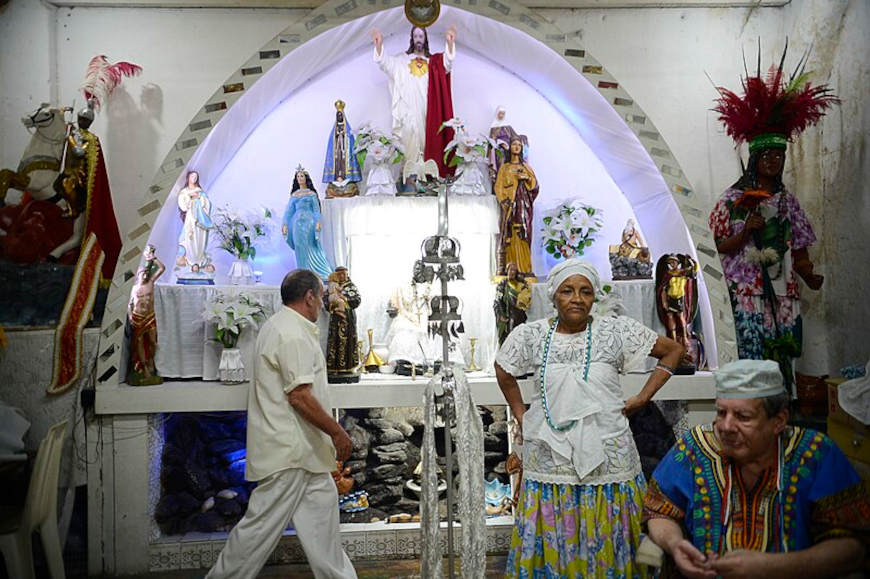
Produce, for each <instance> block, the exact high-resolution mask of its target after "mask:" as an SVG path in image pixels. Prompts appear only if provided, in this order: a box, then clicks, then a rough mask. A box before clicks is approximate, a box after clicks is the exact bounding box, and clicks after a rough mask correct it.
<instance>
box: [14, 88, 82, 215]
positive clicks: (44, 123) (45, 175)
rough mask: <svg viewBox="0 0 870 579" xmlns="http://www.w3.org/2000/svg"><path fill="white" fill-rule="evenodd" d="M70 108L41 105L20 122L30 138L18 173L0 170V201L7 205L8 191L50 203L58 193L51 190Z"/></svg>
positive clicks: (62, 149)
mask: <svg viewBox="0 0 870 579" xmlns="http://www.w3.org/2000/svg"><path fill="white" fill-rule="evenodd" d="M71 110H72V109H71V108H70V107H62V108H55V107H52V106H50V105H49V104H48V103H42V104H41V105H40V106H39V108H38V109H36V110H35V111H33V112H32V113H30V114H29V115H27V116H24V117H22V118H21V122H22V124H23V125H24V126H25V128H27V129H28V131H30V130H31V129H32V130H33V137H32V138H31V139H30V142H29V143H28V144H27V147H26V148H25V149H24V154H23V155H22V156H21V161H20V162H19V163H18V170H17V171H12V170H10V169H3V170H0V201H2V202H4V203H5V201H6V192H7V190H8V189H17V190H19V191H25V190H26V191H28V192H29V193H30V195H31V196H32V197H33V198H34V199H50V198H52V197H54V196H55V195H56V194H57V193H56V191H55V190H54V188H53V185H54V181H55V179H57V176H58V174H59V173H60V170H61V161H62V158H63V152H64V144H65V142H66V137H67V135H68V134H69V127H70V123H68V122H67V120H66V118H65V115H66V113H67V112H69V111H71Z"/></svg>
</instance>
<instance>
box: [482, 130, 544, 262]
mask: <svg viewBox="0 0 870 579" xmlns="http://www.w3.org/2000/svg"><path fill="white" fill-rule="evenodd" d="M522 155H523V141H522V138H521V136H519V135H518V136H515V137H514V138H512V139H511V142H510V157H509V158H508V160H507V161H506V162H505V163H504V164H503V165H502V166H501V168H500V169H499V170H498V174H497V175H496V179H495V183H493V187H492V188H493V192H494V193H495V197H496V199H497V200H498V203H499V224H498V273H499V275H504V274H505V265H506V264H507V263H508V262H513V263H515V264H516V265H517V269H518V270H519V272H520V273H521V274H522V275H523V276H524V277H526V278H527V279H528V278H532V277H534V273H533V272H532V254H531V249H530V248H531V244H532V218H533V211H534V208H533V205H534V202H535V199H536V198H537V197H538V191H539V187H538V180H537V178H536V177H535V172H534V171H533V170H532V168H531V167H530V166H529V164H528V163H526V162H525V161H524V160H523V156H522Z"/></svg>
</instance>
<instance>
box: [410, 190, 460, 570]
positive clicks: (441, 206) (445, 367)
mask: <svg viewBox="0 0 870 579" xmlns="http://www.w3.org/2000/svg"><path fill="white" fill-rule="evenodd" d="M451 182H452V178H447V179H436V180H433V181H430V182H428V183H427V184H426V185H424V187H425V188H426V189H427V190H428V191H429V192H436V193H437V195H438V234H437V235H433V236H431V237H427V238H426V239H425V240H424V241H423V246H422V253H423V257H422V259H420V260H419V261H417V263H416V264H415V265H414V280H415V281H416V282H418V283H421V282H426V283H431V282H432V281H433V280H434V279H435V278H438V280H440V282H441V290H440V294H439V295H436V296H434V297H432V300H431V302H430V305H431V310H432V313H431V314H430V315H429V324H430V328H436V329H437V331H438V332H437V333H438V334H439V335H440V336H441V389H440V392H436V395H435V401H436V409H437V408H439V407H440V408H441V416H442V420H443V422H444V455H445V456H444V458H445V462H446V463H447V464H446V471H447V558H448V565H449V567H448V569H449V571H448V576H449V577H451V579H452V578H453V577H454V573H455V564H454V561H455V553H454V549H453V518H454V517H453V445H452V440H451V434H450V425H451V424H452V422H453V416H454V406H455V405H454V399H453V392H454V387H455V380H454V377H453V370H452V368H451V367H450V365H449V344H450V329H451V326H453V328H454V329H455V328H456V327H458V325H459V324H460V322H461V321H462V316H461V314H460V312H459V307H458V304H459V300H458V299H457V298H456V297H454V296H450V295H448V293H447V282H449V281H453V280H461V279H464V277H463V269H462V265H460V263H459V249H460V246H459V241H457V240H456V239H455V238H453V237H450V236H449V235H448V230H449V227H448V224H449V219H448V213H447V188H448V186H449V185H450V183H451ZM436 512H437V511H436ZM436 516H437V515H436Z"/></svg>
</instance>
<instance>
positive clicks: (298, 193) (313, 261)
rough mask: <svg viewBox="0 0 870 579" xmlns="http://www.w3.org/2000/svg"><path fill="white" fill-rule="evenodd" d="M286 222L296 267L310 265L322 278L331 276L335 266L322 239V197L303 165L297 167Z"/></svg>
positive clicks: (286, 238)
mask: <svg viewBox="0 0 870 579" xmlns="http://www.w3.org/2000/svg"><path fill="white" fill-rule="evenodd" d="M283 223H284V225H283V227H282V228H281V230H282V232H283V234H284V240H285V241H286V242H287V245H289V246H290V249H292V250H293V251H295V252H296V267H299V268H305V269H310V270H311V271H313V272H314V273H316V274H317V275H319V276H320V277H321V278H322V279H326V278H327V277H329V274H330V273H332V270H333V267H332V265H330V263H329V260H328V259H327V258H326V253H324V251H323V245H322V244H321V242H320V240H321V236H322V235H323V219H322V217H321V214H320V199H319V198H318V196H317V190H315V189H314V183H312V182H311V176H309V175H308V171H306V170H305V169H303V168H302V166H301V165H300V166H299V167H297V168H296V176H295V178H294V179H293V187H292V188H291V190H290V201H289V202H288V203H287V210H286V211H284V222H283Z"/></svg>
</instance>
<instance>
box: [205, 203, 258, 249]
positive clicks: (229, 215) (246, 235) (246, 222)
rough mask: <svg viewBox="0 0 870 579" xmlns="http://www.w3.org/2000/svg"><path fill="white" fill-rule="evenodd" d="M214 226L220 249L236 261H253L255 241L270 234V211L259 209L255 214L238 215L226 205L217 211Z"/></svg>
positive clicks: (237, 212) (236, 211)
mask: <svg viewBox="0 0 870 579" xmlns="http://www.w3.org/2000/svg"><path fill="white" fill-rule="evenodd" d="M214 225H215V226H214V229H215V233H217V236H218V239H219V240H220V248H221V249H223V250H224V251H226V252H228V253H230V254H232V255H234V256H235V257H236V258H237V259H254V257H255V256H256V255H257V248H256V243H257V241H258V240H259V239H260V238H261V237H268V236H269V234H270V233H271V230H272V210H271V209H269V208H268V207H261V208H260V210H259V211H257V212H256V213H254V212H250V211H248V212H245V213H240V212H239V211H238V210H237V209H234V208H231V207H230V206H229V205H226V206H224V207H222V208H220V209H218V210H217V217H216V218H215V221H214Z"/></svg>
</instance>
